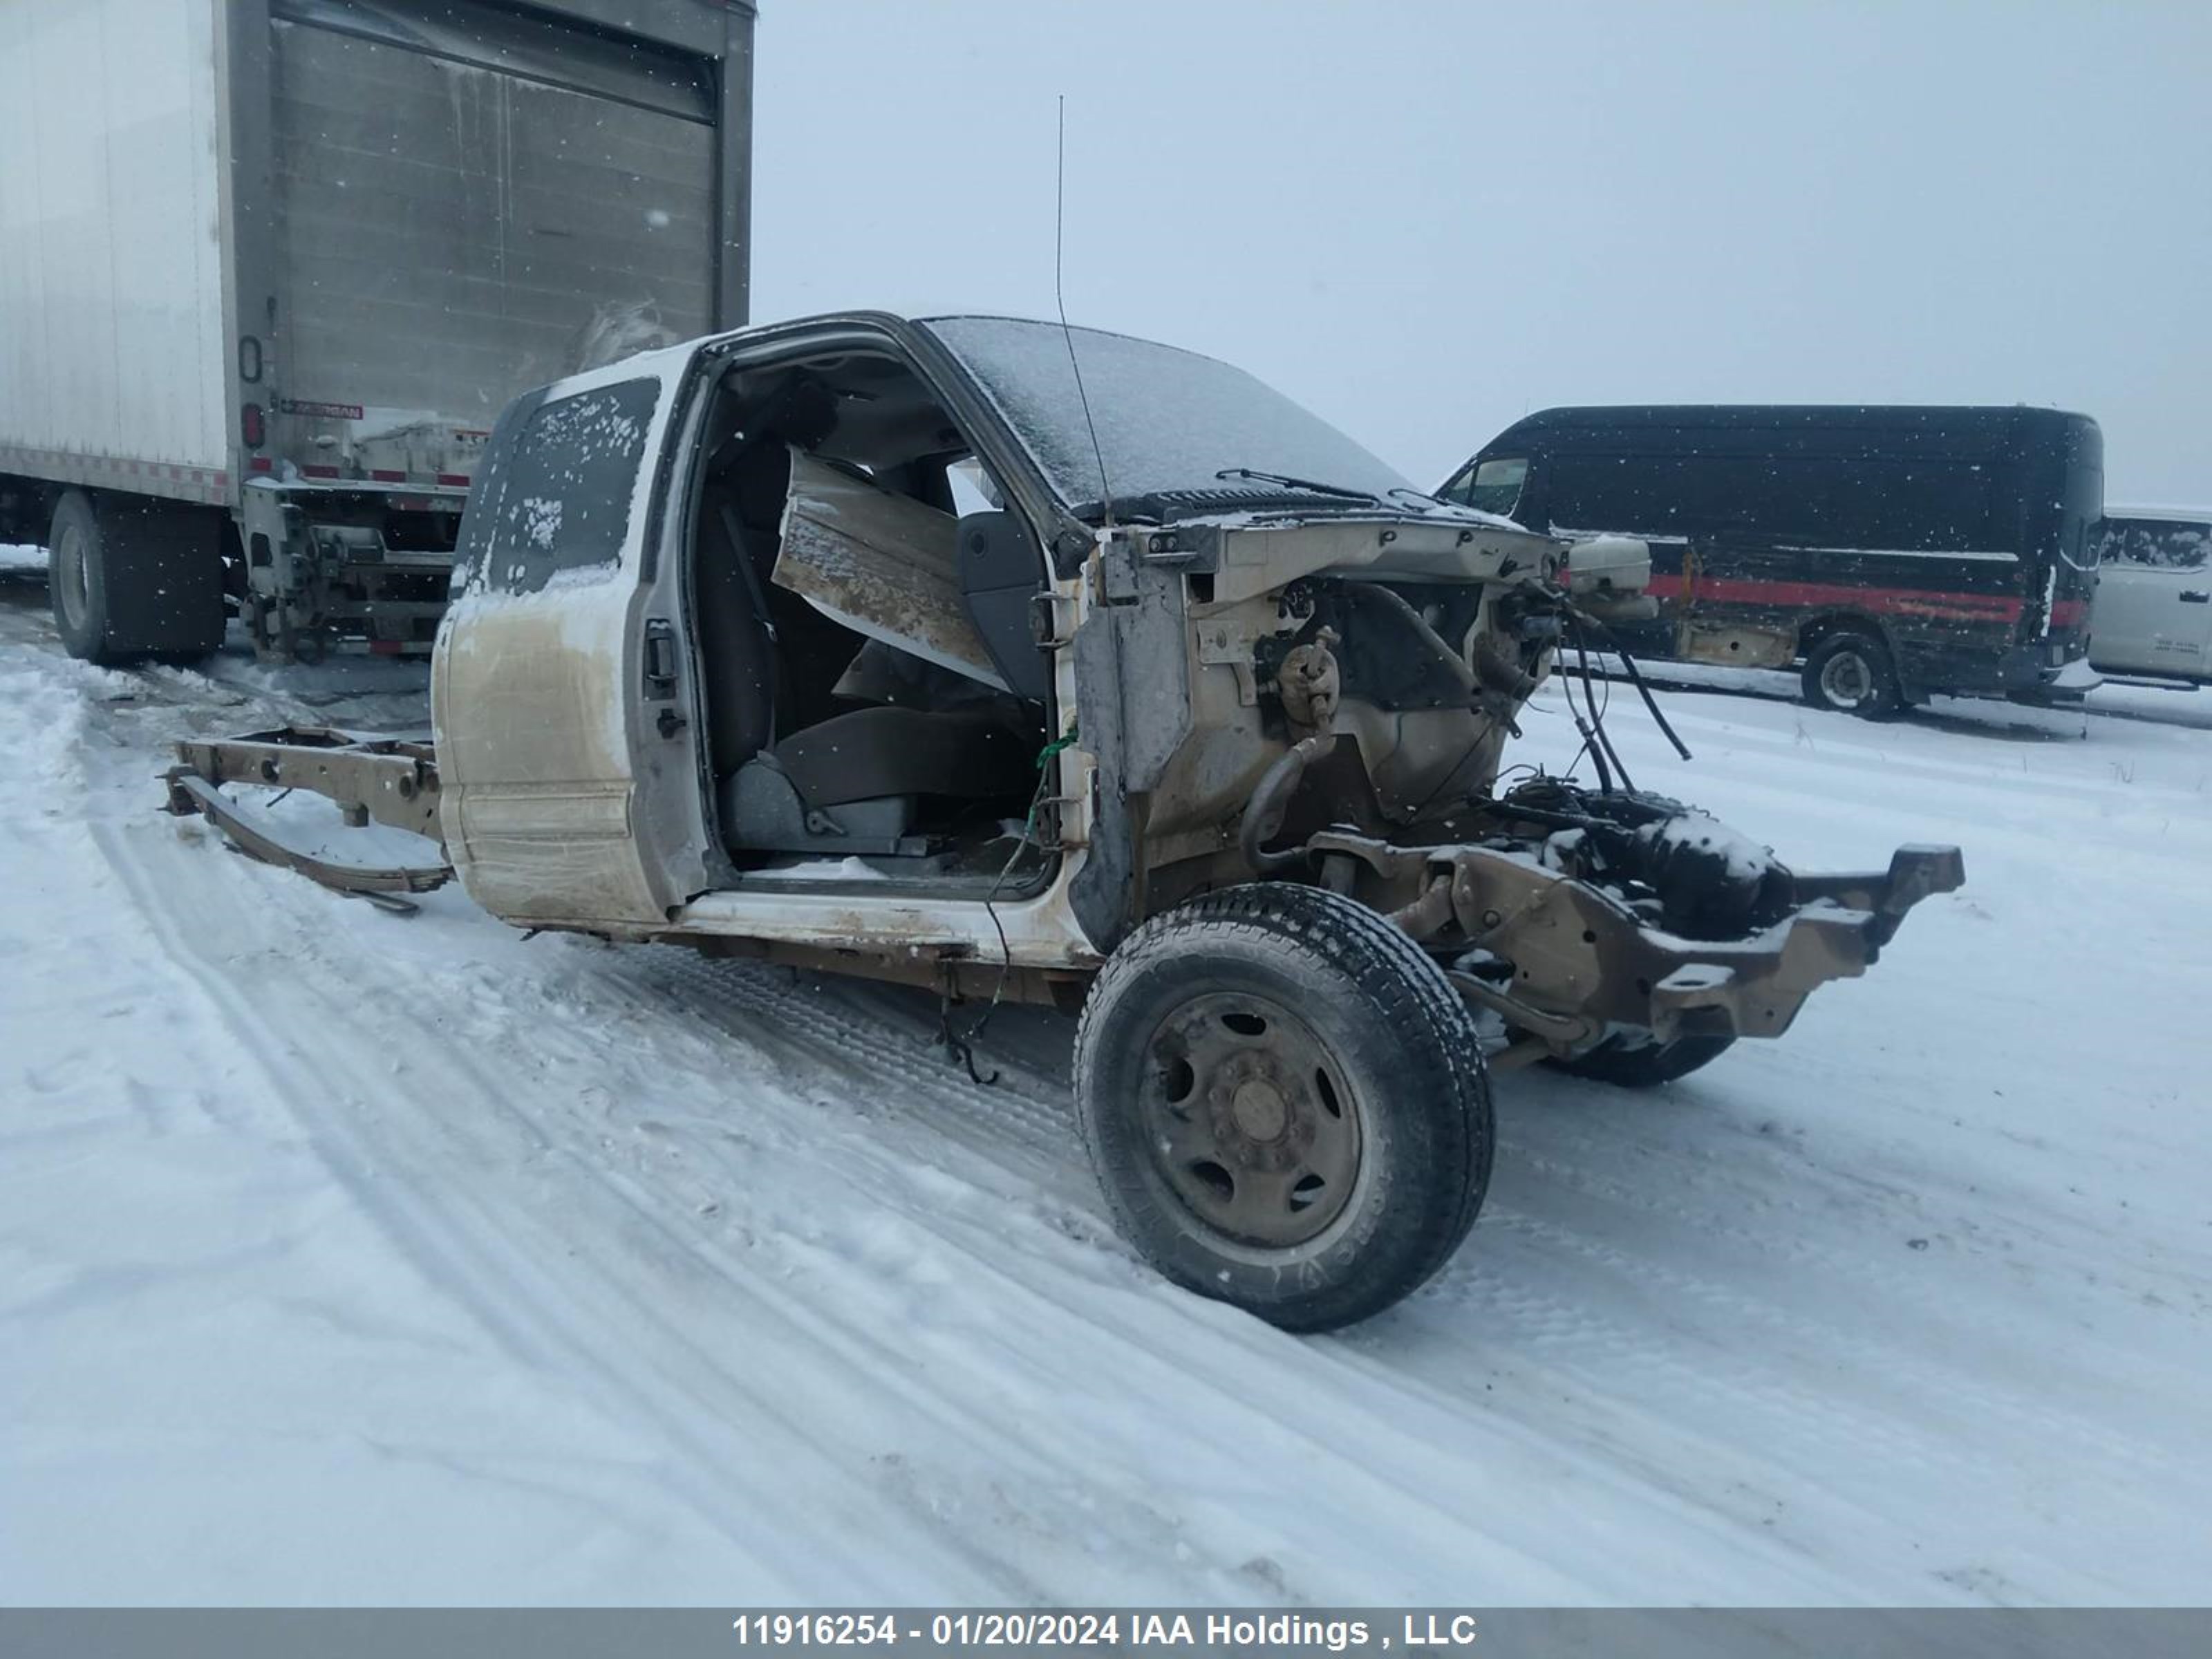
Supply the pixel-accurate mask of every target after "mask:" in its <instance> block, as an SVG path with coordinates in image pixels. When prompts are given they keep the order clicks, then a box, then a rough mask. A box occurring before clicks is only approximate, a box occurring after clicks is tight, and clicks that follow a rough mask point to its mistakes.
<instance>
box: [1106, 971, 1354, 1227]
mask: <svg viewBox="0 0 2212 1659" xmlns="http://www.w3.org/2000/svg"><path fill="white" fill-rule="evenodd" d="M1140 1086H1141V1090H1142V1095H1141V1098H1140V1101H1139V1108H1140V1110H1141V1113H1142V1116H1143V1122H1144V1130H1145V1139H1146V1146H1147V1148H1148V1149H1149V1151H1150V1152H1151V1155H1152V1167H1153V1170H1154V1171H1155V1172H1156V1173H1157V1174H1158V1176H1159V1177H1160V1179H1161V1181H1162V1182H1164V1184H1165V1186H1166V1187H1167V1188H1168V1190H1169V1192H1170V1194H1173V1196H1174V1197H1175V1199H1176V1201H1177V1202H1178V1203H1179V1204H1181V1205H1182V1207H1183V1208H1184V1210H1186V1211H1187V1212H1188V1213H1189V1214H1190V1215H1192V1216H1193V1217H1194V1218H1196V1219H1198V1220H1199V1221H1201V1222H1203V1223H1204V1224H1205V1225H1206V1226H1208V1227H1210V1228H1212V1230H1213V1231H1216V1232H1218V1233H1220V1234H1222V1235H1223V1236H1225V1237H1228V1238H1231V1239H1233V1240H1235V1241H1236V1242H1237V1243H1243V1244H1249V1245H1255V1246H1258V1247H1260V1248H1261V1249H1293V1248H1295V1247H1297V1246H1298V1245H1301V1244H1305V1243H1310V1242H1311V1241H1312V1240H1314V1239H1316V1238H1317V1237H1320V1236H1321V1235H1322V1233H1324V1232H1326V1231H1328V1229H1329V1227H1330V1226H1331V1225H1333V1224H1334V1222H1335V1221H1336V1220H1337V1218H1339V1217H1340V1216H1341V1215H1342V1214H1343V1213H1344V1209H1345V1206H1346V1205H1347V1204H1348V1203H1349V1202H1350V1201H1351V1200H1352V1192H1353V1190H1354V1188H1355V1187H1356V1186H1357V1184H1358V1176H1359V1165H1360V1154H1361V1150H1362V1143H1363V1140H1364V1135H1363V1133H1362V1127H1361V1114H1360V1107H1359V1103H1358V1097H1356V1095H1355V1094H1354V1092H1353V1091H1352V1088H1351V1087H1350V1085H1349V1084H1348V1083H1347V1081H1346V1078H1345V1075H1344V1073H1343V1071H1342V1069H1341V1068H1340V1066H1337V1065H1336V1064H1335V1063H1334V1060H1332V1059H1331V1058H1330V1056H1329V1054H1328V1048H1327V1047H1326V1046H1325V1045H1324V1044H1323V1043H1322V1040H1321V1038H1320V1037H1319V1036H1317V1035H1316V1033H1315V1031H1314V1029H1313V1027H1312V1026H1311V1025H1310V1024H1307V1023H1306V1021H1305V1020H1304V1019H1302V1018H1299V1017H1298V1016H1297V1015H1296V1014H1293V1013H1291V1012H1290V1011H1289V1010H1288V1009H1286V1008H1285V1007H1283V1006H1281V1005H1280V1004H1279V1003H1277V1002H1274V1001H1273V1000H1269V999H1268V998H1266V997H1261V996H1253V995H1250V994H1246V993H1244V992H1241V991H1210V992H1206V993H1204V994H1200V995H1198V996H1194V997H1193V998H1191V999H1190V1000H1188V1001H1187V1002H1185V1003H1183V1004H1182V1005H1181V1006H1178V1007H1177V1008H1176V1009H1175V1010H1174V1012H1171V1013H1170V1014H1169V1015H1168V1016H1167V1017H1166V1018H1164V1019H1163V1020H1162V1021H1161V1022H1160V1024H1158V1026H1157V1027H1156V1028H1155V1029H1154V1030H1153V1032H1152V1037H1151V1039H1150V1040H1149V1042H1147V1043H1146V1055H1145V1067H1144V1080H1143V1083H1142V1085H1140Z"/></svg>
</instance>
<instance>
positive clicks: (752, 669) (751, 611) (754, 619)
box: [692, 483, 776, 778]
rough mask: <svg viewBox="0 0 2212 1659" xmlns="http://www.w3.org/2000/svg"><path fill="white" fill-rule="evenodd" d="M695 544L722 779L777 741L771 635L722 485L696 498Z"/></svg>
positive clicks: (706, 684) (714, 751) (696, 593)
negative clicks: (700, 501) (697, 513)
mask: <svg viewBox="0 0 2212 1659" xmlns="http://www.w3.org/2000/svg"><path fill="white" fill-rule="evenodd" d="M692 608H693V611H694V612H695V617H694V621H695V623H696V626H697V629H698V633H699V660H700V677H701V680H702V694H703V700H704V702H705V703H706V711H707V745H708V756H709V759H710V760H711V762H712V764H713V768H714V775H715V776H716V777H718V778H721V777H727V776H728V775H731V774H732V773H733V772H735V771H736V770H737V769H738V768H739V767H741V766H743V765H744V763H746V762H747V761H749V760H750V759H752V757H754V756H755V755H757V754H758V753H759V752H760V751H761V750H762V749H763V748H764V747H765V746H766V745H767V744H769V743H770V742H772V741H773V740H774V739H775V717H776V695H775V686H776V648H775V647H776V641H775V625H774V624H773V623H771V622H770V621H769V615H768V604H767V599H766V598H765V596H764V595H763V592H762V591H761V584H760V580H759V576H758V574H757V571H756V570H755V569H754V567H753V565H752V563H751V561H750V557H749V556H748V554H747V551H746V549H745V546H744V539H743V532H742V531H741V529H740V528H739V524H738V508H737V501H736V499H735V497H734V495H732V492H731V491H730V490H729V489H727V488H726V487H725V486H723V485H721V484H720V483H712V484H709V485H708V488H707V490H706V492H705V499H704V501H702V504H701V512H700V515H699V543H698V559H697V562H696V564H695V565H694V567H693V570H692Z"/></svg>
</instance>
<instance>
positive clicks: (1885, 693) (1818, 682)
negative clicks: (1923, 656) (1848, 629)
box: [1803, 634, 1905, 720]
mask: <svg viewBox="0 0 2212 1659" xmlns="http://www.w3.org/2000/svg"><path fill="white" fill-rule="evenodd" d="M1803 686H1804V692H1805V701H1806V702H1809V703H1811V704H1812V705H1813V707H1814V708H1832V709H1834V710H1836V711H1837V712H1838V714H1857V715H1858V716H1860V717H1861V718H1862V719H1864V720H1881V719H1884V718H1886V717H1887V716H1888V715H1891V714H1895V713H1896V712H1897V711H1898V710H1899V708H1903V707H1904V706H1905V690H1904V688H1903V687H1902V686H1900V685H1899V684H1898V680H1897V665H1896V663H1894V662H1893V661H1892V660H1891V659H1890V654H1889V647H1887V646H1886V645H1884V644H1883V643H1882V642H1881V641H1880V640H1878V639H1876V638H1875V636H1874V635H1871V634H1831V635H1829V636H1828V637H1827V638H1826V639H1825V640H1822V641H1820V643H1819V644H1818V645H1816V646H1814V647H1813V649H1812V653H1811V654H1810V655H1808V657H1807V658H1806V659H1805V675H1804V680H1803Z"/></svg>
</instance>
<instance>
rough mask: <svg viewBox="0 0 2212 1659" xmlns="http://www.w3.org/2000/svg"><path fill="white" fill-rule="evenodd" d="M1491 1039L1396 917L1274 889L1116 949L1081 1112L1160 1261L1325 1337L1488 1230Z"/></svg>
mask: <svg viewBox="0 0 2212 1659" xmlns="http://www.w3.org/2000/svg"><path fill="white" fill-rule="evenodd" d="M1478 1037H1479V1034H1478V1031H1477V1029H1476V1027H1475V1024H1474V1020H1473V1018H1471V1017H1470V1016H1469V1014H1468V1011H1467V1008H1466V1006H1465V1004H1464V1003H1462V1001H1461V1000H1460V998H1459V995H1458V994H1457V993H1456V992H1455V991H1454V990H1453V989H1452V988H1451V987H1450V985H1449V983H1448V982H1447V981H1445V979H1444V976H1443V972H1442V971H1441V970H1440V969H1438V968H1437V965H1436V964H1435V963H1433V962H1431V960H1430V959H1429V958H1428V957H1427V956H1425V954H1424V953H1423V952H1422V951H1421V950H1420V948H1419V946H1418V945H1415V944H1414V943H1413V940H1411V939H1408V938H1407V936H1406V934H1405V933H1403V932H1401V930H1400V929H1398V928H1396V927H1393V926H1391V924H1390V923H1389V921H1385V920H1384V919H1383V917H1382V916H1380V915H1376V913H1375V912H1374V911H1372V910H1370V909H1369V908H1366V907H1365V906H1364V905H1361V904H1358V903H1357V902H1354V901H1352V900H1351V899H1348V898H1346V897H1344V896H1341V895H1340V894H1336V893H1331V892H1328V891H1325V890H1322V889H1319V888H1312V887H1298V886H1293V885H1291V884H1287V883H1280V882H1259V883H1254V884H1249V885H1247V886H1242V887H1233V888H1230V889H1227V890H1224V891H1221V892H1218V893H1210V894H1207V895H1206V896H1202V897H1200V898H1198V899H1195V900H1194V901H1192V902H1190V903H1188V904H1186V905H1183V906H1182V907H1181V908H1177V909H1175V910H1171V911H1169V912H1167V913H1166V914H1165V915H1159V916H1155V917H1154V918H1152V921H1148V922H1146V924H1145V925H1144V926H1143V927H1140V928H1139V929H1138V930H1137V931H1136V933H1133V934H1132V935H1131V936H1130V938H1129V939H1127V942H1125V943H1124V944H1123V945H1121V948H1120V949H1119V950H1118V951H1115V953H1114V955H1113V956H1112V957H1110V958H1109V960H1108V962H1107V963H1106V966H1105V968H1104V969H1103V970H1102V971H1101V972H1100V974H1099V975H1098V978H1097V982H1096V983H1095V984H1094V985H1093V986H1092V987H1091V994H1090V997H1089V999H1088V1000H1086V1001H1085V1005H1084V1009H1083V1019H1082V1023H1081V1024H1080V1026H1079V1029H1078V1031H1077V1035H1076V1040H1075V1079H1076V1082H1075V1101H1076V1111H1077V1115H1078V1117H1079V1121H1080V1122H1081V1124H1082V1129H1083V1136H1084V1139H1085V1143H1086V1145H1087V1146H1089V1148H1090V1152H1091V1163H1092V1165H1093V1167H1094V1168H1095V1169H1096V1170H1097V1174H1098V1179H1099V1184H1100V1186H1101V1187H1102V1188H1104V1191H1105V1194H1106V1201H1107V1205H1108V1206H1109V1208H1110V1209H1111V1210H1112V1212H1113V1214H1114V1218H1115V1223H1116V1224H1117V1225H1119V1227H1120V1228H1121V1233H1122V1235H1123V1237H1126V1238H1127V1239H1128V1240H1129V1242H1130V1243H1133V1245H1135V1246H1136V1248H1137V1249H1138V1250H1139V1252H1140V1253H1141V1254H1142V1255H1144V1257H1145V1259H1146V1261H1149V1262H1151V1263H1152V1266H1153V1267H1157V1268H1158V1270H1159V1271H1160V1272H1161V1273H1163V1274H1164V1275H1165V1276H1166V1277H1167V1278H1168V1279H1171V1280H1173V1281H1174V1282H1175V1283H1176V1284H1177V1285H1182V1286H1183V1287H1184V1288H1185V1289H1188V1290H1191V1291H1196V1292H1198V1293H1199V1294H1200V1295H1201V1296H1207V1297H1215V1298H1217V1299H1218V1300H1220V1301H1223V1302H1227V1303H1230V1304H1233V1305H1235V1306H1237V1307H1239V1308H1243V1309H1244V1310H1247V1311H1248V1312H1250V1313H1253V1314H1256V1315H1257V1316H1260V1317H1261V1318H1262V1319H1265V1320H1267V1321H1268V1322H1270V1323H1273V1324H1275V1325H1279V1326H1281V1327H1282V1328H1285V1329H1286V1330H1293V1331H1319V1330H1327V1329H1330V1328H1334V1327H1336V1326H1340V1325H1348V1324H1351V1323H1352V1322H1355V1321H1358V1320H1361V1319H1365V1318H1367V1317H1369V1316H1371V1315H1374V1314H1376V1313H1380V1312H1381V1311H1382V1310H1383V1309H1385V1308H1388V1307H1389V1306H1390V1305H1391V1304H1393V1303H1395V1302H1397V1301H1398V1300H1399V1299H1400V1298H1401V1297H1405V1296H1407V1294H1409V1293H1410V1292H1412V1291H1414V1290H1416V1289H1418V1288H1419V1286H1420V1285H1422V1284H1423V1283H1424V1282H1425V1280H1427V1279H1429V1278H1430V1276H1431V1275H1432V1274H1433V1273H1435V1272H1436V1271H1437V1268H1439V1267H1442V1266H1443V1264H1444V1262H1445V1261H1447V1260H1448V1259H1449V1257H1450V1255H1451V1254H1452V1252H1453V1251H1454V1250H1455V1249H1457V1248H1458V1247H1459V1244H1460V1243H1461V1241H1462V1240H1463V1239H1464V1238H1465V1237H1467V1232H1468V1228H1469V1227H1471V1226H1472V1225H1474V1217H1475V1212H1477V1211H1478V1210H1479V1209H1480V1208H1481V1206H1482V1196H1483V1192H1484V1190H1485V1188H1486V1187H1487V1186H1488V1185H1489V1182H1490V1161H1491V1154H1492V1146H1493V1141H1494V1130H1493V1126H1492V1115H1491V1103H1490V1085H1489V1079H1488V1075H1487V1073H1486V1068H1485V1066H1484V1063H1483V1059H1482V1051H1481V1048H1480V1044H1479V1040H1478ZM1178 1139H1180V1140H1182V1142H1183V1144H1182V1146H1177V1145H1176V1140H1178ZM1347 1149H1348V1151H1347Z"/></svg>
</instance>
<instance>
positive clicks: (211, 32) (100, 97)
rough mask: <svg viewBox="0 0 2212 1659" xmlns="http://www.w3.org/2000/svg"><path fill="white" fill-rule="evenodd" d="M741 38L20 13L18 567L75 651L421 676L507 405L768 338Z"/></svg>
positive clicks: (1, 276)
mask: <svg viewBox="0 0 2212 1659" xmlns="http://www.w3.org/2000/svg"><path fill="white" fill-rule="evenodd" d="M752 32H753V7H752V5H751V3H750V0H11V3H7V4H0V542H3V541H8V540H11V539H13V540H25V541H39V540H44V541H45V542H46V545H47V547H48V548H49V550H50V554H51V581H52V592H53V605H54V613H55V621H56V624H57V626H58V629H59V631H60V633H61V635H62V638H63V640H64V642H65V643H66V644H67V646H68V647H69V649H70V651H71V652H73V653H76V655H78V656H81V657H86V658H90V659H94V660H98V661H105V662H118V661H129V660H133V659H144V658H164V659H187V658H191V657H194V656H197V655H200V654H203V653H206V652H208V651H210V650H212V649H214V648H215V647H216V646H217V645H219V644H220V643H221V642H222V638H223V634H224V630H225V628H226V625H227V621H228V617H230V616H232V615H236V616H237V617H240V619H241V620H242V621H243V623H245V624H246V629H248V630H249V631H250V633H251V635H252V639H253V641H254V644H255V647H256V649H257V650H258V651H259V652H260V653H263V654H264V656H267V657H270V658H274V659H316V658H319V657H320V656H323V655H325V654H329V653H337V652H367V653H381V654H390V655H404V654H410V653H427V652H428V649H429V647H430V644H431V641H432V640H433V639H434V638H435V634H436V629H437V622H438V617H439V615H440V614H441V611H443V609H444V606H445V600H446V588H447V579H448V574H449V571H450V568H451V566H452V562H453V542H454V536H455V532H456V530H457V528H458V526H459V519H460V513H461V507H462V505H463V503H464V501H465V500H466V497H467V495H468V488H469V483H470V480H471V477H472V475H473V473H474V471H475V469H476V465H477V458H478V456H479V455H480V453H481V452H482V448H483V443H484V441H485V439H486V437H487V436H488V435H489V430H490V428H491V425H492V420H493V417H494V416H495V415H496V414H497V413H498V412H499V410H501V408H502V407H503V406H504V405H505V404H507V401H508V400H509V399H510V398H513V396H514V395H515V394H516V393H517V392H520V391H523V390H525V389H526V388H528V387H530V386H536V385H539V384H542V383H544V382H546V381H549V380H557V379H559V378H560V377H562V375H564V374H572V373H574V372H576V371H578V370H580V369H584V368H592V367H594V366H596V365H598V364H600V363H604V362H610V361H611V360H613V359H615V358H617V357H620V356H626V355H628V354H629V353H630V352H632V351H635V350H638V349H642V348H644V347H647V346H650V345H656V344H664V343H669V342H672V341H676V340H680V339H686V338H689V337H692V336H695V335H698V334H702V333H706V332H708V331H712V330H714V329H720V328H729V327H734V326H737V325H739V324H741V323H743V322H744V320H745V312H746V281H747V256H748V252H749V244H750V229H749V218H750V162H751V154H750V146H751V75H752V63H751V58H752Z"/></svg>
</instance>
